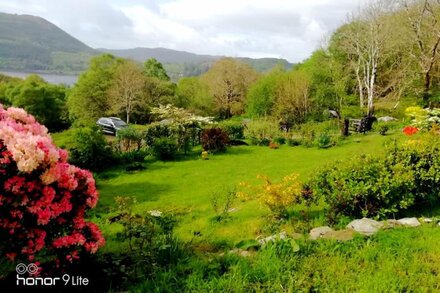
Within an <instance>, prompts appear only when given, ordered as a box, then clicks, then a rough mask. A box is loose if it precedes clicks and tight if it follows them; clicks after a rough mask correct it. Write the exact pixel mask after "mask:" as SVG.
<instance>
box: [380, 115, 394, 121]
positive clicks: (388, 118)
mask: <svg viewBox="0 0 440 293" xmlns="http://www.w3.org/2000/svg"><path fill="white" fill-rule="evenodd" d="M394 120H397V119H396V118H394V117H391V116H385V117H379V118H377V121H379V122H391V121H394Z"/></svg>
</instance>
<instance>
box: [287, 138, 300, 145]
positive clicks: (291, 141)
mask: <svg viewBox="0 0 440 293" xmlns="http://www.w3.org/2000/svg"><path fill="white" fill-rule="evenodd" d="M287 144H288V145H289V146H291V147H294V146H299V145H301V139H298V138H293V137H292V138H288V139H287Z"/></svg>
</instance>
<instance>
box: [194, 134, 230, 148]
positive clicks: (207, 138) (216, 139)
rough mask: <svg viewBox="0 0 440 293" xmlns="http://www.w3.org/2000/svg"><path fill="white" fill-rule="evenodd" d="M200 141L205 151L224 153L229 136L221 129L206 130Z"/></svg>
mask: <svg viewBox="0 0 440 293" xmlns="http://www.w3.org/2000/svg"><path fill="white" fill-rule="evenodd" d="M200 141H201V143H202V147H203V149H204V150H205V151H211V152H224V151H225V150H226V146H227V144H228V142H229V136H228V133H227V132H225V131H223V130H222V129H221V128H206V129H204V130H203V131H202V134H201V138H200Z"/></svg>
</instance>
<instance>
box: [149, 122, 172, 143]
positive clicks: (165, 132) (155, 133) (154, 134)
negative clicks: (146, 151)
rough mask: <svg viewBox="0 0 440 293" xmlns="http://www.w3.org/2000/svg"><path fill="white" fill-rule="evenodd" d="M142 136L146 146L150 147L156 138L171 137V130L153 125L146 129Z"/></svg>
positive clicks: (162, 125) (161, 125)
mask: <svg viewBox="0 0 440 293" xmlns="http://www.w3.org/2000/svg"><path fill="white" fill-rule="evenodd" d="M144 135H145V142H146V143H147V145H148V146H152V145H153V143H154V140H156V139H158V138H164V137H171V136H172V135H173V134H172V130H171V129H170V127H168V126H167V125H164V124H160V123H155V124H151V125H149V126H148V127H147V130H146V131H145V134H144Z"/></svg>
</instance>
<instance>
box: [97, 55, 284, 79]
mask: <svg viewBox="0 0 440 293" xmlns="http://www.w3.org/2000/svg"><path fill="white" fill-rule="evenodd" d="M97 50H99V51H101V52H105V53H110V54H112V55H115V56H118V57H122V58H130V59H133V60H136V61H139V62H144V61H146V60H148V59H149V58H156V59H157V60H158V61H159V62H161V63H162V64H163V65H164V67H165V69H166V70H167V72H168V73H169V75H171V77H172V78H173V79H178V78H179V77H182V76H197V75H200V74H202V73H204V72H206V71H207V70H208V69H209V68H210V67H211V65H212V64H213V63H214V62H215V61H217V60H218V59H220V58H222V57H224V56H213V55H198V54H194V53H190V52H185V51H177V50H171V49H165V48H134V49H124V50H111V49H97ZM234 59H237V60H239V61H242V62H244V63H247V64H249V65H251V66H252V67H254V68H255V70H258V71H260V72H265V71H268V70H270V69H272V68H273V67H275V66H276V65H281V66H283V67H284V68H285V69H290V68H291V67H292V66H293V64H292V63H289V62H288V61H287V60H285V59H277V58H259V59H253V58H246V57H237V58H234Z"/></svg>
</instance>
